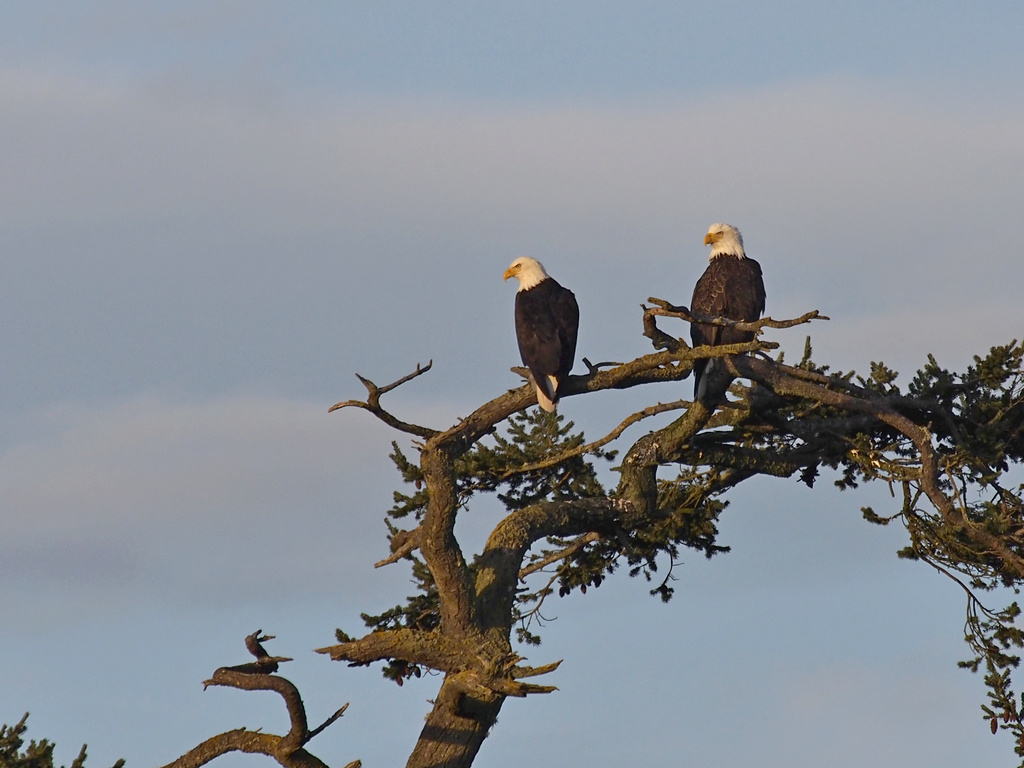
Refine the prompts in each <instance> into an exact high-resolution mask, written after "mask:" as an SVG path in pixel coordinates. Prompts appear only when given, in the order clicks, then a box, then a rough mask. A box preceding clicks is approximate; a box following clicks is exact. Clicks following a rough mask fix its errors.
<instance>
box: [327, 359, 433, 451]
mask: <svg viewBox="0 0 1024 768" xmlns="http://www.w3.org/2000/svg"><path fill="white" fill-rule="evenodd" d="M433 364H434V361H433V360H431V361H430V362H428V363H427V364H426V365H425V366H422V367H421V366H420V364H419V363H417V364H416V370H415V371H413V372H412V373H410V374H408V375H406V376H403V377H402V378H400V379H398V380H397V381H393V382H391V383H390V384H385V385H384V386H383V387H378V386H377V385H376V384H374V383H373V382H372V381H370V380H369V379H368V378H366V377H365V376H360V375H359V374H358V373H357V374H356V378H357V379H359V381H361V382H362V384H363V386H364V387H366V391H367V392H368V393H369V394H368V396H367V398H366V401H365V402H364V401H362V400H345V401H343V402H340V403H335V404H334V405H332V406H331V407H330V408H328V409H327V412H328V413H333V412H334V411H337V410H340V409H342V408H362V409H363V410H365V411H369V412H370V413H372V414H373V415H374V416H376V417H377V418H378V419H380V420H381V421H383V422H384V423H385V424H387V425H388V426H389V427H393V428H394V429H397V430H399V431H400V432H405V433H407V434H410V435H416V436H417V437H422V438H426V439H429V438H431V437H433V436H434V435H436V434H438V431H437V430H436V429H430V428H429V427H421V426H420V425H418V424H410V423H408V422H405V421H402V420H401V419H399V418H396V417H395V416H393V415H392V414H390V413H388V412H387V411H385V410H384V409H383V408H381V405H380V397H381V395H383V394H385V393H387V392H390V391H391V390H392V389H394V388H395V387H399V386H401V385H402V384H405V382H407V381H411V380H412V379H415V378H416V377H417V376H422V375H423V374H424V373H426V372H427V371H429V370H430V368H431V366H432V365H433Z"/></svg>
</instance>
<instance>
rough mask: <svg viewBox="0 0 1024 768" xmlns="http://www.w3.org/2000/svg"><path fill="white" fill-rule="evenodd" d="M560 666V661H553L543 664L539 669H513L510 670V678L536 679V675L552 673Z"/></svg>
mask: <svg viewBox="0 0 1024 768" xmlns="http://www.w3.org/2000/svg"><path fill="white" fill-rule="evenodd" d="M560 666H562V659H559V660H558V661H553V662H551V663H550V664H544V665H543V666H540V667H514V668H513V669H512V677H514V678H516V679H519V678H522V677H536V676H537V675H546V674H547V673H548V672H554V671H555V670H556V669H558V668H559V667H560Z"/></svg>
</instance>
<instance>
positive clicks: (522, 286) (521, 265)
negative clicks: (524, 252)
mask: <svg viewBox="0 0 1024 768" xmlns="http://www.w3.org/2000/svg"><path fill="white" fill-rule="evenodd" d="M510 277H514V278H516V279H517V280H518V281H519V290H520V291H528V290H530V289H531V288H533V287H534V286H535V285H539V284H540V283H542V282H544V281H545V280H547V279H548V273H547V272H545V271H544V265H543V264H541V263H540V262H539V261H537V260H536V259H531V258H530V257H529V256H520V257H519V258H518V259H516V260H515V261H513V262H512V263H511V264H509V265H508V269H506V270H505V279H506V280H508V279H509V278H510Z"/></svg>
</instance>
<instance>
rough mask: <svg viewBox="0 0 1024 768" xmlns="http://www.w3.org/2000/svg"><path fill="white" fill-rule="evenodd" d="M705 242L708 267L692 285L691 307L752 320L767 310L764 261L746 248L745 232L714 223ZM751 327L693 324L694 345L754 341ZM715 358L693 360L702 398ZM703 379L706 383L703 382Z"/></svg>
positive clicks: (702, 312) (709, 313) (697, 393)
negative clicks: (707, 252) (757, 258)
mask: <svg viewBox="0 0 1024 768" xmlns="http://www.w3.org/2000/svg"><path fill="white" fill-rule="evenodd" d="M704 244H705V245H710V246H711V257H710V263H709V264H708V268H707V269H706V270H704V274H703V275H701V277H700V280H698V281H697V285H696V286H695V287H694V289H693V300H692V301H691V302H690V311H692V312H694V313H696V314H698V315H707V316H710V317H726V318H729V319H730V320H743V321H746V322H751V321H753V320H757V319H758V318H760V317H761V313H762V312H764V280H763V279H762V278H761V265H760V264H758V263H757V262H756V261H754V260H753V259H751V258H748V257H747V255H746V254H745V253H744V252H743V236H742V235H740V231H739V230H738V229H736V227H734V226H732V225H731V224H722V223H718V224H712V225H711V226H710V227H709V228H708V233H707V235H705V236H704ZM753 338H754V333H753V332H752V331H738V330H736V329H735V328H726V327H724V326H721V325H702V324H700V323H691V324H690V339H691V340H692V341H693V346H694V347H699V346H702V345H708V346H712V347H714V346H717V345H719V344H738V343H740V342H743V341H752V340H753ZM712 360H713V358H706V359H704V360H694V362H693V378H694V383H693V391H694V396H695V397H696V398H697V399H700V398H702V397H703V396H704V390H705V389H706V387H707V382H706V381H704V380H703V376H704V373H705V372H706V369H707V367H708V365H709V363H711V361H712ZM702 383H704V387H701V384H702Z"/></svg>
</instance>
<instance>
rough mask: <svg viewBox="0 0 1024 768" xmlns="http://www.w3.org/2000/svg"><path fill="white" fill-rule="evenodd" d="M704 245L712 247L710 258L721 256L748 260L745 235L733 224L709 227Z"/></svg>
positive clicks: (720, 223)
mask: <svg viewBox="0 0 1024 768" xmlns="http://www.w3.org/2000/svg"><path fill="white" fill-rule="evenodd" d="M704 245H710V246H711V256H710V258H712V259H715V258H718V257H719V256H739V257H740V258H741V259H744V258H746V254H745V253H744V252H743V235H741V234H740V231H739V230H738V229H736V227H734V226H733V225H732V224H723V223H722V222H718V223H716V224H712V225H711V226H710V227H708V233H707V234H706V235H704Z"/></svg>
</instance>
